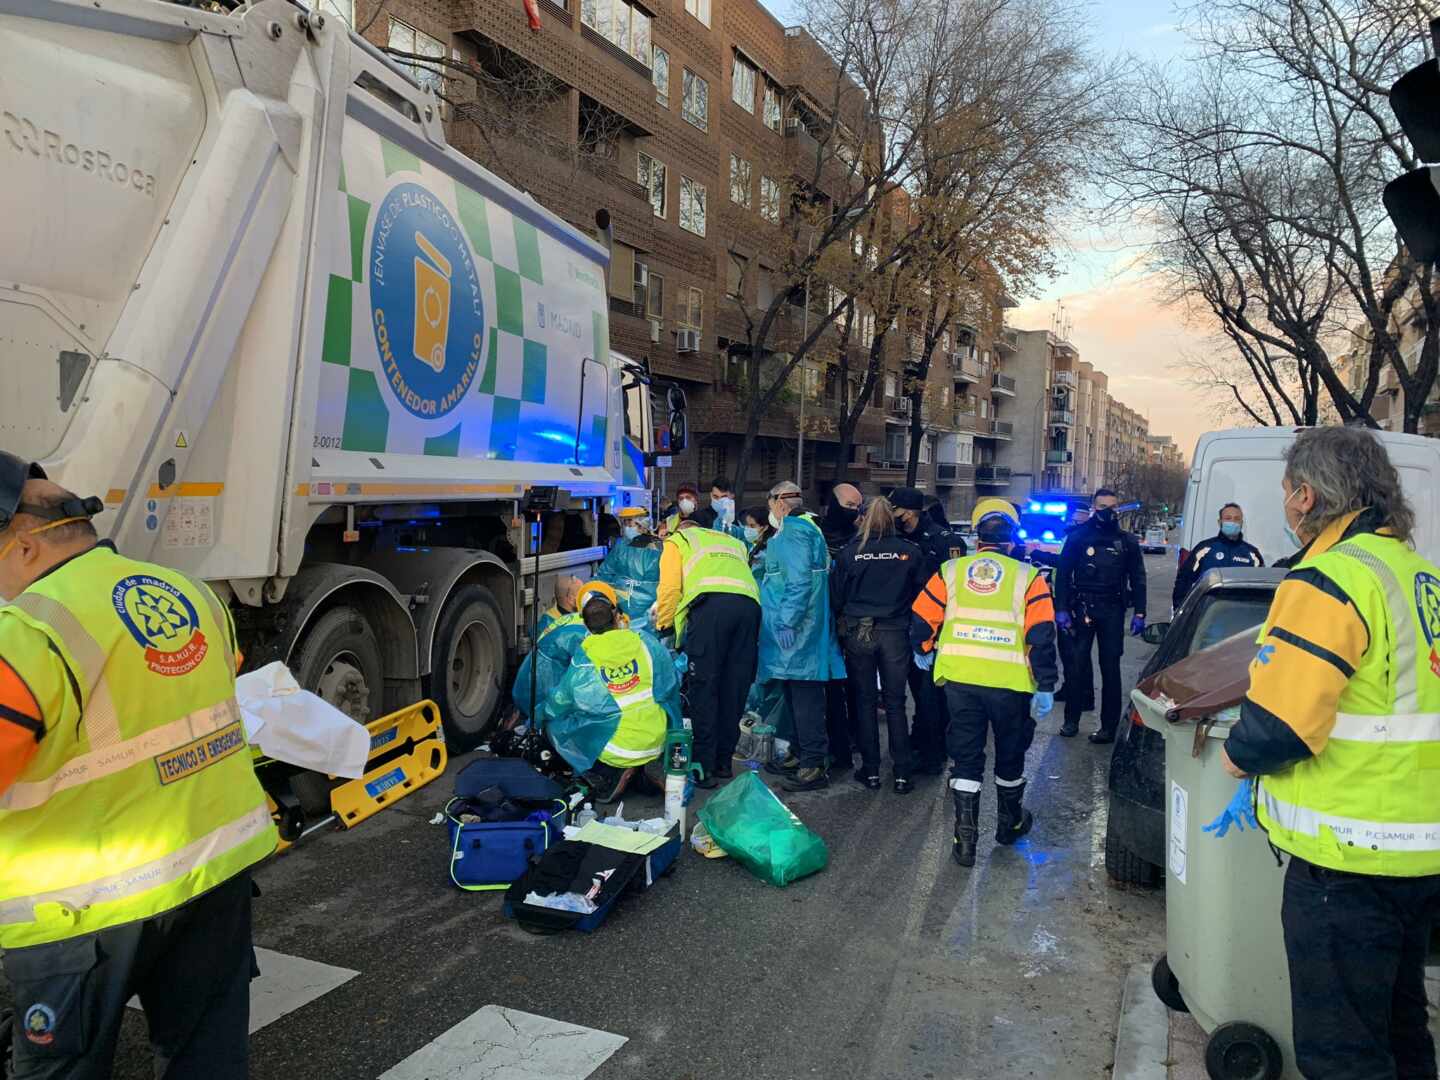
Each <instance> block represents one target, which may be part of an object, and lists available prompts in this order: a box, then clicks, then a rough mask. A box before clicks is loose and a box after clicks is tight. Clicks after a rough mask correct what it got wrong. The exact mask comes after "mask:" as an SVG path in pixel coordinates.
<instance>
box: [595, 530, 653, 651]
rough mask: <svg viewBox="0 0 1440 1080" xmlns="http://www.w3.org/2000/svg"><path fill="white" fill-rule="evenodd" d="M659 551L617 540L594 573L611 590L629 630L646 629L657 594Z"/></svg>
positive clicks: (648, 626) (651, 546) (648, 627)
mask: <svg viewBox="0 0 1440 1080" xmlns="http://www.w3.org/2000/svg"><path fill="white" fill-rule="evenodd" d="M661 547H662V545H660V544H652V545H649V546H645V547H636V546H635V545H634V544H633V543H632V542H631V541H629V540H621V541H620V542H619V543H617V544H616V545H615V546H614V547H612V548H611V549H610V554H608V555H606V556H605V561H604V562H602V563H601V564H600V569H599V570H597V571H596V572H595V576H596V578H598V579H599V580H601V581H603V582H605V583H606V584H607V585H610V586H611V587H613V588H614V590H615V595H616V596H617V597H618V598H619V600H620V610H621V611H622V612H624V613H625V615H626V617H627V618H629V620H630V629H631V630H649V629H650V608H651V607H652V606H653V605H654V603H655V595H656V593H658V592H659V591H660V550H661Z"/></svg>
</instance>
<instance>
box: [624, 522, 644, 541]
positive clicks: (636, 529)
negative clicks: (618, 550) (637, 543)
mask: <svg viewBox="0 0 1440 1080" xmlns="http://www.w3.org/2000/svg"><path fill="white" fill-rule="evenodd" d="M620 531H621V532H622V533H624V534H625V539H626V540H634V539H635V538H636V537H637V536H639V535H640V526H639V525H625V526H623V527H622V528H621V529H620Z"/></svg>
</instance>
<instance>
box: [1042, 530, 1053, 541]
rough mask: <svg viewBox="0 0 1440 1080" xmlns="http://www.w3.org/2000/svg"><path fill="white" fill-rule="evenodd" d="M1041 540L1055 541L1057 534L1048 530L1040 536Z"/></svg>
mask: <svg viewBox="0 0 1440 1080" xmlns="http://www.w3.org/2000/svg"><path fill="white" fill-rule="evenodd" d="M1040 539H1041V540H1054V539H1055V534H1054V533H1053V532H1051V531H1050V530H1049V529H1046V530H1045V531H1044V532H1043V533H1041V534H1040Z"/></svg>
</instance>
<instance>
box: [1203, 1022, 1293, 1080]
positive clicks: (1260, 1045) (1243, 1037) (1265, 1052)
mask: <svg viewBox="0 0 1440 1080" xmlns="http://www.w3.org/2000/svg"><path fill="white" fill-rule="evenodd" d="M1283 1067H1284V1060H1283V1059H1282V1058H1281V1056H1280V1047H1279V1046H1278V1045H1277V1044H1276V1042H1275V1040H1274V1039H1272V1038H1271V1037H1270V1036H1269V1035H1268V1034H1266V1033H1265V1031H1264V1029H1263V1028H1258V1027H1256V1026H1255V1025H1254V1024H1247V1023H1245V1021H1243V1020H1232V1021H1231V1022H1230V1023H1228V1024H1221V1025H1220V1026H1219V1027H1217V1028H1216V1029H1215V1030H1214V1031H1212V1032H1211V1033H1210V1041H1209V1042H1207V1043H1206V1044H1205V1071H1206V1072H1207V1073H1209V1074H1210V1078H1211V1080H1278V1078H1279V1076H1280V1070H1281V1069H1282V1068H1283Z"/></svg>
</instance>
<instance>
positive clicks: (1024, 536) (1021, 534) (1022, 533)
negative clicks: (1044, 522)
mask: <svg viewBox="0 0 1440 1080" xmlns="http://www.w3.org/2000/svg"><path fill="white" fill-rule="evenodd" d="M1016 535H1018V536H1019V537H1020V539H1021V540H1029V539H1030V534H1029V533H1028V532H1026V531H1025V530H1024V529H1021V530H1020V532H1019V533H1017V534H1016Z"/></svg>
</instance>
